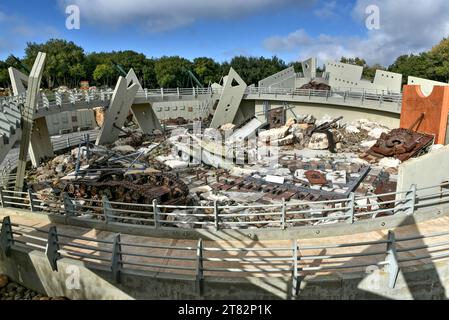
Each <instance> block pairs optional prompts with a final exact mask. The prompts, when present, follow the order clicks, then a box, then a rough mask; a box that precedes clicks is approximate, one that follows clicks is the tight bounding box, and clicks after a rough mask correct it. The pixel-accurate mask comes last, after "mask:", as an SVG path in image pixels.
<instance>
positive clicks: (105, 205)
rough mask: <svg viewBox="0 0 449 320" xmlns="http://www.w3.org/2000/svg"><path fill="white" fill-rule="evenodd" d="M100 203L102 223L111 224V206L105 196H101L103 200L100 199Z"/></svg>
mask: <svg viewBox="0 0 449 320" xmlns="http://www.w3.org/2000/svg"><path fill="white" fill-rule="evenodd" d="M101 201H102V202H103V214H104V221H105V222H106V223H109V222H111V221H112V220H113V219H112V217H111V215H112V210H111V209H112V206H111V204H110V203H109V199H108V197H106V196H103V198H102V199H101Z"/></svg>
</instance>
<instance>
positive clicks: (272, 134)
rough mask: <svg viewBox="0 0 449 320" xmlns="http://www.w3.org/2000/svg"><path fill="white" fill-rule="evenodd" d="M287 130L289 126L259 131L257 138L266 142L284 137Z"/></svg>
mask: <svg viewBox="0 0 449 320" xmlns="http://www.w3.org/2000/svg"><path fill="white" fill-rule="evenodd" d="M288 130H289V127H280V128H276V129H271V130H266V131H261V132H259V140H261V141H267V142H268V141H274V140H279V139H282V138H285V136H286V135H287V133H288Z"/></svg>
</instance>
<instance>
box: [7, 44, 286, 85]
mask: <svg viewBox="0 0 449 320" xmlns="http://www.w3.org/2000/svg"><path fill="white" fill-rule="evenodd" d="M39 51H42V52H46V53H47V61H46V65H45V69H44V75H43V78H44V85H46V86H48V87H49V88H56V87H59V86H68V87H77V86H79V82H80V81H81V80H88V81H89V83H90V85H96V86H103V85H106V86H114V85H115V83H116V81H117V78H118V77H119V76H120V75H121V74H120V71H119V68H117V67H116V65H117V64H118V65H120V67H121V68H122V69H123V70H124V71H126V72H128V70H129V69H130V68H133V69H134V71H135V72H136V74H137V77H138V78H139V80H140V82H141V84H142V85H143V86H144V87H146V88H160V87H164V88H175V87H191V86H197V83H196V81H195V80H193V79H194V78H196V79H197V80H198V82H199V83H201V84H202V85H203V86H208V85H209V84H211V83H213V82H218V81H220V79H221V77H222V76H223V75H226V74H228V72H229V68H230V67H231V66H232V67H233V68H234V69H235V70H236V71H237V72H238V73H239V74H240V75H241V76H242V78H243V79H244V80H245V82H247V83H248V84H252V83H257V82H258V81H259V80H261V79H263V78H265V77H268V76H270V75H271V74H273V73H276V72H278V71H281V70H282V69H285V68H286V67H287V66H288V65H287V64H286V63H285V62H284V61H282V60H281V59H279V58H277V57H272V58H271V59H267V58H264V57H243V56H237V57H234V58H233V59H232V60H231V61H230V62H227V61H226V62H224V63H218V62H216V61H214V60H213V59H211V58H208V57H199V58H195V59H193V61H190V60H188V59H185V58H182V57H179V56H169V57H168V56H164V57H161V58H148V57H146V56H145V55H144V54H142V53H138V52H135V51H131V50H127V51H112V52H93V53H85V52H84V49H83V48H81V47H79V46H78V45H76V44H75V43H73V42H69V41H65V40H59V39H52V40H49V41H48V42H46V43H44V44H37V43H28V44H27V47H26V49H25V56H24V58H23V59H21V61H20V63H19V62H18V61H16V60H15V59H14V57H12V56H10V57H8V58H7V59H6V61H0V86H3V87H9V76H8V72H7V68H8V67H10V66H13V67H15V68H17V69H19V70H22V71H23V67H24V66H25V67H27V68H28V69H31V67H32V66H33V63H34V59H35V57H36V55H37V53H38V52H39ZM192 75H193V77H192Z"/></svg>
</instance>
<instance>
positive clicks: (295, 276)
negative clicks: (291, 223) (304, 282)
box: [291, 239, 301, 298]
mask: <svg viewBox="0 0 449 320" xmlns="http://www.w3.org/2000/svg"><path fill="white" fill-rule="evenodd" d="M292 249H293V250H292V255H293V256H292V258H293V262H292V293H291V294H292V298H294V297H297V296H298V295H299V287H300V285H301V279H300V278H299V273H298V240H296V239H294V240H293V246H292Z"/></svg>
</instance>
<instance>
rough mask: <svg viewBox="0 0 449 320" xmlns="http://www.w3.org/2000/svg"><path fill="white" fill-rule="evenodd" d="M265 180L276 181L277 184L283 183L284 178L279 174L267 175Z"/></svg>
mask: <svg viewBox="0 0 449 320" xmlns="http://www.w3.org/2000/svg"><path fill="white" fill-rule="evenodd" d="M265 181H267V182H273V183H278V184H284V181H285V178H284V177H279V176H271V175H267V176H266V177H265Z"/></svg>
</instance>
